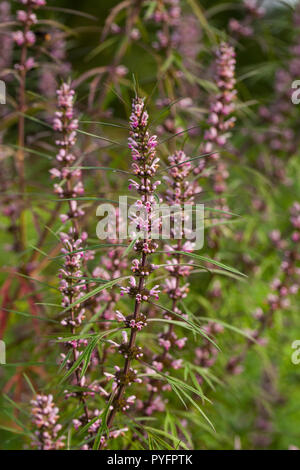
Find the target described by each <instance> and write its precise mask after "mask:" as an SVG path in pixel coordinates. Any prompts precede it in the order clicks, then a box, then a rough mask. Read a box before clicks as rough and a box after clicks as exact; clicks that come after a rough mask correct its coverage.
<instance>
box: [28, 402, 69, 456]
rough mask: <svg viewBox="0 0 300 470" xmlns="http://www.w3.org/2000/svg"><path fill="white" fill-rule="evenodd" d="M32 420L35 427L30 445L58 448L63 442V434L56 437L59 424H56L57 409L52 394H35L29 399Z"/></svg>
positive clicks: (41, 447) (59, 428) (41, 448)
mask: <svg viewBox="0 0 300 470" xmlns="http://www.w3.org/2000/svg"><path fill="white" fill-rule="evenodd" d="M31 405H32V410H31V414H32V421H33V424H34V426H35V427H36V428H37V430H36V431H35V436H36V438H35V440H34V441H33V442H32V446H34V447H35V448H37V449H38V450H59V449H62V448H63V447H64V446H65V444H64V442H63V441H64V440H65V436H60V437H58V433H59V431H60V430H61V428H62V426H61V424H58V423H57V421H58V420H59V409H58V408H57V406H55V404H54V402H53V396H52V395H37V396H36V397H35V399H34V400H31Z"/></svg>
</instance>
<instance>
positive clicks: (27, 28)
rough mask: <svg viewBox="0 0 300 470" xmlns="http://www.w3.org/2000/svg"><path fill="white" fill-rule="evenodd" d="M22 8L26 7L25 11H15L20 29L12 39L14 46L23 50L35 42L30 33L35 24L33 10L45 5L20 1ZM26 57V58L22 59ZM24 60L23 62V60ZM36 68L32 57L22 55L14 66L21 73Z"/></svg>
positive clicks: (37, 0) (32, 0)
mask: <svg viewBox="0 0 300 470" xmlns="http://www.w3.org/2000/svg"><path fill="white" fill-rule="evenodd" d="M20 3H22V4H23V5H24V6H26V10H18V11H17V21H18V23H19V24H20V26H21V29H18V30H17V31H15V32H14V33H13V39H14V41H15V42H16V44H17V45H18V46H20V47H22V48H23V51H24V48H25V47H26V48H27V47H31V46H33V45H34V44H35V42H36V35H35V33H34V32H33V31H32V25H34V24H36V23H37V16H36V14H35V13H34V10H36V9H38V8H39V7H41V6H44V5H46V1H45V0H20ZM25 55H26V58H25V57H24V56H25ZM24 58H25V62H24V60H23V59H24ZM35 66H36V63H35V60H34V59H33V57H27V54H24V53H23V57H21V63H20V64H16V66H15V67H16V69H17V70H20V71H21V72H22V71H23V72H24V71H27V70H30V69H32V68H33V67H35Z"/></svg>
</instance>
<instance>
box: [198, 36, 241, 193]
mask: <svg viewBox="0 0 300 470" xmlns="http://www.w3.org/2000/svg"><path fill="white" fill-rule="evenodd" d="M216 67H217V70H216V72H217V81H216V85H217V87H218V88H219V93H218V94H217V95H216V96H215V98H214V101H213V103H212V104H211V106H210V114H209V117H208V123H209V125H210V127H209V129H208V130H207V131H206V132H205V134H204V140H205V144H204V147H203V150H204V152H205V153H210V152H213V151H214V150H215V149H216V147H224V146H225V144H226V142H227V139H228V131H229V130H230V129H232V127H233V126H234V122H235V118H234V117H233V116H231V114H232V113H233V111H234V100H235V98H236V90H235V83H236V80H235V52H234V49H233V48H232V47H231V46H229V45H228V44H227V43H225V42H223V43H221V45H220V47H219V49H218V51H217V61H216ZM213 158H214V159H215V160H219V159H220V155H219V154H218V153H214V154H213ZM224 176H225V175H224ZM225 179H226V177H225ZM214 189H215V191H216V192H218V193H221V192H223V191H224V185H220V183H218V184H217V182H216V184H215V188H214Z"/></svg>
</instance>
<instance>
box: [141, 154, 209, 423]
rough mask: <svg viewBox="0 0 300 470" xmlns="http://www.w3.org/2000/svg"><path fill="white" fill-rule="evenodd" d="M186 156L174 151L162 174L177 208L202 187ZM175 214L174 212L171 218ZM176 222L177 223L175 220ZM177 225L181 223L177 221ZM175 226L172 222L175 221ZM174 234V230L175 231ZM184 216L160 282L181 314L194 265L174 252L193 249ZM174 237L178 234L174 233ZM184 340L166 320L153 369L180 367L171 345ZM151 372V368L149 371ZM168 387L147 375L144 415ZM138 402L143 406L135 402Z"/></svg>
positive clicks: (173, 317)
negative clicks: (167, 170)
mask: <svg viewBox="0 0 300 470" xmlns="http://www.w3.org/2000/svg"><path fill="white" fill-rule="evenodd" d="M188 160H189V159H188V157H187V156H186V154H185V153H184V152H183V151H176V152H175V153H174V155H171V156H169V165H170V169H169V172H168V175H167V176H165V177H164V179H165V182H166V185H167V188H168V189H167V191H166V193H165V199H166V201H167V203H168V205H169V206H170V207H173V208H174V211H175V213H176V208H175V207H177V208H178V210H180V209H182V208H183V207H184V206H185V205H187V204H190V205H191V206H192V205H193V203H194V199H195V196H196V195H197V194H199V193H200V192H201V191H202V188H201V187H200V186H199V185H198V183H197V182H196V181H190V180H189V176H191V174H192V172H193V167H192V164H191V162H190V161H188ZM174 216H175V214H174V215H173V218H174ZM188 216H189V215H187V214H184V215H181V217H185V218H186V217H188ZM176 225H177V224H176ZM178 225H179V226H180V223H178ZM174 227H175V223H174ZM176 235H177V233H176ZM171 236H172V238H173V239H174V238H175V233H174V228H173V227H172V229H171ZM184 236H185V233H184V230H183V220H182V224H181V233H178V239H177V240H176V241H175V240H174V243H173V244H172V245H171V244H170V245H167V246H166V247H165V251H166V252H167V253H168V254H169V255H170V254H172V259H170V260H168V261H167V264H168V266H167V267H166V270H167V271H168V272H169V277H168V278H167V279H166V281H165V284H164V286H163V290H164V292H166V294H167V296H168V297H169V299H170V300H171V301H172V303H171V306H170V309H171V310H172V311H174V312H175V313H176V314H177V315H183V312H182V311H181V310H180V309H179V307H178V305H177V304H178V302H179V301H181V300H182V299H184V298H185V297H186V296H187V294H188V292H189V284H188V283H187V282H186V281H187V278H188V276H189V274H190V271H191V270H192V269H193V266H192V263H190V264H189V265H183V263H182V260H181V258H182V257H181V255H180V254H178V253H176V252H177V251H187V252H190V251H192V250H193V247H194V245H193V243H192V242H191V241H190V240H184ZM176 238H177V237H176ZM177 315H172V314H171V313H169V312H168V313H166V314H165V318H166V319H171V320H178V317H177ZM186 341H187V338H186V337H182V338H179V337H178V336H177V334H176V333H175V331H174V325H173V324H169V326H168V328H167V330H166V331H165V332H163V333H161V334H160V335H159V338H158V342H159V345H160V346H161V347H162V348H163V351H162V352H161V353H160V354H157V355H155V356H154V357H153V358H152V360H151V362H152V365H153V367H154V368H155V369H157V370H159V371H162V370H169V369H170V368H171V369H175V370H176V369H180V368H181V367H182V359H181V358H179V359H176V358H174V349H175V348H178V349H182V348H183V347H184V346H185V343H186ZM149 372H150V373H151V370H150V371H149ZM166 389H168V387H165V385H162V384H161V382H160V381H158V380H152V379H150V380H149V381H148V383H147V390H148V391H149V392H150V395H149V398H148V400H147V401H146V402H145V403H144V404H143V408H144V411H145V413H146V414H147V415H151V414H152V413H153V412H154V411H162V410H163V409H164V400H163V399H162V397H158V396H157V392H158V391H164V390H166ZM138 405H139V406H142V405H141V404H140V403H138Z"/></svg>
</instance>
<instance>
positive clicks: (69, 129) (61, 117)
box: [50, 83, 84, 223]
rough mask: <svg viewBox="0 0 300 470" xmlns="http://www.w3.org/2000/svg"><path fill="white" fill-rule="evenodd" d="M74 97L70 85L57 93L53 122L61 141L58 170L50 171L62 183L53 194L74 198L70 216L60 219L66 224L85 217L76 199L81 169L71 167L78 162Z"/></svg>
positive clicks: (59, 141)
mask: <svg viewBox="0 0 300 470" xmlns="http://www.w3.org/2000/svg"><path fill="white" fill-rule="evenodd" d="M74 94H75V92H74V90H72V89H71V87H70V85H68V84H67V83H63V84H62V85H61V87H60V89H59V90H57V97H58V108H59V109H58V111H56V113H55V119H54V121H53V128H54V130H55V131H57V132H59V133H60V134H61V137H60V139H58V140H56V145H57V146H58V147H59V151H58V154H57V156H56V160H57V162H58V165H59V167H58V168H52V169H51V170H50V173H51V176H52V178H59V179H60V180H61V181H60V183H58V184H55V185H54V191H55V193H56V194H58V196H59V197H61V198H66V199H69V200H70V199H71V200H70V201H69V212H68V214H62V215H61V216H60V218H61V221H62V222H63V223H65V222H66V221H67V220H70V219H71V220H72V219H74V218H75V219H77V218H79V217H81V216H83V215H84V211H83V210H82V209H81V208H80V207H79V206H78V204H77V201H76V200H75V199H74V198H76V197H78V196H81V195H82V194H83V193H84V188H83V184H82V181H81V170H80V168H77V167H72V164H74V162H75V160H76V157H75V155H74V154H73V151H72V150H73V147H74V145H75V143H76V130H77V128H78V120H77V119H75V118H74V109H73V101H74Z"/></svg>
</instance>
